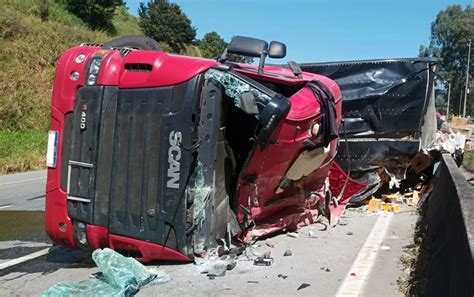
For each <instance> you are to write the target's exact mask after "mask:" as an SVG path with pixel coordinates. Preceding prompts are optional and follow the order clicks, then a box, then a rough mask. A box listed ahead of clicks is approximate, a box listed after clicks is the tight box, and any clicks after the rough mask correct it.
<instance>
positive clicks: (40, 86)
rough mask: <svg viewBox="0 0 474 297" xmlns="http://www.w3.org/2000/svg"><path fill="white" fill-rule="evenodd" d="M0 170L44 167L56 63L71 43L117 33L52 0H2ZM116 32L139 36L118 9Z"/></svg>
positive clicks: (133, 22)
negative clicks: (88, 23)
mask: <svg viewBox="0 0 474 297" xmlns="http://www.w3.org/2000/svg"><path fill="white" fill-rule="evenodd" d="M0 6H1V7H2V9H1V10H0V28H1V33H0V174H3V173H10V172H17V171H26V170H33V169H40V168H44V167H45V154H46V133H47V130H48V127H49V108H50V95H51V86H52V80H53V75H54V68H55V63H56V61H57V59H58V57H59V56H60V54H61V53H62V52H63V51H64V50H66V49H67V48H69V47H73V46H76V45H78V44H80V43H82V42H105V41H107V40H109V39H112V38H114V37H115V36H110V35H108V34H106V33H105V32H100V31H92V30H90V29H89V28H88V27H87V26H86V25H85V24H84V23H83V22H82V21H81V20H80V19H78V18H77V17H75V16H74V15H72V14H70V13H69V12H68V11H66V10H65V9H64V7H63V6H62V5H61V4H58V3H57V2H56V1H52V0H13V1H12V0H0ZM113 24H114V27H115V31H116V33H115V34H114V35H116V36H123V35H130V34H135V35H137V34H141V30H140V27H139V26H138V20H137V18H135V17H133V16H131V15H130V14H128V12H127V11H126V9H125V8H123V7H120V8H118V9H117V11H116V12H115V16H114V19H113Z"/></svg>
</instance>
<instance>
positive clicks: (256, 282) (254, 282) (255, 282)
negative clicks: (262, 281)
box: [247, 281, 258, 284]
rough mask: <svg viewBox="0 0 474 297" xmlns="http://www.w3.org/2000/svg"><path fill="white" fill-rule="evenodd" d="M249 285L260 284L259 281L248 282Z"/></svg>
mask: <svg viewBox="0 0 474 297" xmlns="http://www.w3.org/2000/svg"><path fill="white" fill-rule="evenodd" d="M247 284H258V281H247Z"/></svg>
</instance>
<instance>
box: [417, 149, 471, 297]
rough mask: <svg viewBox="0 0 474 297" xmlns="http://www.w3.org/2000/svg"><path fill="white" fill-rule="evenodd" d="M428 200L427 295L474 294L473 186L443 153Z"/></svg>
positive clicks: (426, 217) (425, 213)
mask: <svg viewBox="0 0 474 297" xmlns="http://www.w3.org/2000/svg"><path fill="white" fill-rule="evenodd" d="M433 178H434V181H433V185H434V188H433V191H432V192H431V195H430V197H429V200H428V201H427V207H426V209H425V212H424V215H425V217H424V219H425V220H426V224H427V230H426V231H427V232H426V238H425V239H426V241H425V242H426V246H427V248H428V251H429V257H428V259H427V265H426V268H425V277H426V286H425V290H424V291H425V296H474V295H473V293H474V258H473V256H474V190H473V188H472V186H471V185H469V183H468V182H467V181H466V179H465V178H464V176H463V174H462V172H461V171H460V169H459V168H458V167H457V166H456V164H455V162H454V160H453V159H452V157H451V156H450V155H448V154H444V155H443V156H442V159H441V162H440V167H439V168H438V170H437V173H436V174H435V176H434V177H433Z"/></svg>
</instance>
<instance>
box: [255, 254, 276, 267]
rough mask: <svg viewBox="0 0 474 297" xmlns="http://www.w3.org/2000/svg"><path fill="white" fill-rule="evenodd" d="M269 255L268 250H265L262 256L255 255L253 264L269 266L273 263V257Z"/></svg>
mask: <svg viewBox="0 0 474 297" xmlns="http://www.w3.org/2000/svg"><path fill="white" fill-rule="evenodd" d="M270 255H271V253H270V252H266V253H265V254H263V255H262V256H260V257H257V259H255V260H254V261H253V264H254V265H256V266H270V265H272V264H273V258H272V257H270Z"/></svg>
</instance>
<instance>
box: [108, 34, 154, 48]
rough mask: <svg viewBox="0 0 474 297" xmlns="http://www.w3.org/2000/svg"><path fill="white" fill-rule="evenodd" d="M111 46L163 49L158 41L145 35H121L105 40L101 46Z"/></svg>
mask: <svg viewBox="0 0 474 297" xmlns="http://www.w3.org/2000/svg"><path fill="white" fill-rule="evenodd" d="M112 47H130V48H134V49H140V50H148V51H160V52H162V51H163V48H162V47H161V46H160V44H159V43H158V41H156V40H154V39H152V38H150V37H146V36H134V35H131V36H123V37H120V38H117V39H113V40H111V41H109V42H106V43H105V44H104V45H103V46H102V48H104V49H111V48H112Z"/></svg>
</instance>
